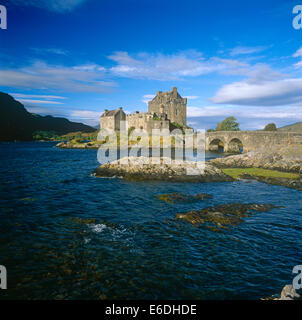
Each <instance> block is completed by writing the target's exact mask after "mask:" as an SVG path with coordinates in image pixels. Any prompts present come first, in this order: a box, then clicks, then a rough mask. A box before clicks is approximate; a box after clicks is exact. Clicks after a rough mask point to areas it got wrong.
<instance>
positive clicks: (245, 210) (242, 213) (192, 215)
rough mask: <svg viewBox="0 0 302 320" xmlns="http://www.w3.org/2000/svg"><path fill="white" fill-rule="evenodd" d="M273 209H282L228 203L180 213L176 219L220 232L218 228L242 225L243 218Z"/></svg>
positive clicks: (254, 204) (271, 206) (269, 206)
mask: <svg viewBox="0 0 302 320" xmlns="http://www.w3.org/2000/svg"><path fill="white" fill-rule="evenodd" d="M273 208H280V207H276V206H274V205H272V204H257V203H252V204H241V203H228V204H222V205H218V206H214V207H208V208H204V209H201V210H193V211H189V212H186V213H178V214H177V215H176V218H177V219H183V220H186V221H188V222H190V223H192V224H193V225H203V226H204V227H206V228H208V229H210V230H213V231H219V229H217V228H220V229H226V228H228V227H229V226H234V225H238V224H240V223H241V222H242V221H243V218H246V217H249V216H250V215H252V214H253V213H254V212H267V211H270V210H271V209H273Z"/></svg>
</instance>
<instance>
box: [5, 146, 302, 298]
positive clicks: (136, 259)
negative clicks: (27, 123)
mask: <svg viewBox="0 0 302 320" xmlns="http://www.w3.org/2000/svg"><path fill="white" fill-rule="evenodd" d="M211 156H213V155H211V154H207V158H209V157H211ZM97 166H98V162H97V151H96V150H73V149H58V148H56V147H55V143H51V142H50V143H48V142H47V143H39V142H35V143H34V142H24V143H21V142H18V143H1V144H0V182H1V183H0V265H4V266H5V267H6V268H7V274H8V289H7V290H0V299H260V298H262V297H267V296H271V295H273V294H277V293H280V291H281V289H282V287H283V286H284V285H286V284H290V283H291V282H292V280H293V277H294V275H293V274H292V269H293V267H294V266H295V265H298V264H302V250H301V248H302V197H301V192H300V191H297V190H293V189H287V188H284V187H281V186H271V185H266V184H263V183H260V182H256V181H249V182H246V181H238V182H231V183H229V182H228V183H169V182H127V181H124V180H122V179H102V178H96V177H94V176H93V175H92V172H93V170H94V169H95V168H96V167H97ZM169 192H183V193H186V194H197V193H208V194H211V195H212V196H213V199H206V200H204V201H200V202H195V203H175V204H169V203H165V202H163V201H161V200H159V199H157V195H159V194H162V193H169ZM232 202H240V203H271V204H274V205H277V206H282V207H283V208H275V209H273V210H271V211H269V212H255V213H254V214H253V215H252V216H250V217H247V218H244V220H243V222H242V223H241V224H239V225H236V226H231V227H229V228H228V229H222V230H221V231H220V232H215V231H213V230H209V229H207V228H205V227H203V226H202V225H201V226H199V227H195V226H193V225H191V224H190V223H188V222H186V221H180V220H176V219H175V215H176V214H177V213H180V212H187V211H189V210H192V209H201V208H205V207H208V206H213V205H219V204H227V203H232Z"/></svg>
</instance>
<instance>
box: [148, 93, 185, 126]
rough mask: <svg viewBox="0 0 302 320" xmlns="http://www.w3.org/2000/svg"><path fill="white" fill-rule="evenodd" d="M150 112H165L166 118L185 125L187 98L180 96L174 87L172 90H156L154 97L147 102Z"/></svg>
mask: <svg viewBox="0 0 302 320" xmlns="http://www.w3.org/2000/svg"><path fill="white" fill-rule="evenodd" d="M148 111H149V112H150V113H152V114H153V113H156V114H161V113H166V114H167V116H168V119H169V120H170V121H171V122H172V123H173V122H176V123H178V124H180V125H182V126H186V125H187V99H186V98H182V97H181V96H180V94H179V93H178V92H177V88H176V87H174V88H173V89H172V91H167V92H161V91H158V92H157V95H156V96H155V98H154V99H153V100H152V101H150V102H149V103H148Z"/></svg>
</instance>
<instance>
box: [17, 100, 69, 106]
mask: <svg viewBox="0 0 302 320" xmlns="http://www.w3.org/2000/svg"><path fill="white" fill-rule="evenodd" d="M18 101H19V102H21V103H23V104H24V105H30V104H63V103H62V102H58V101H49V100H32V99H18Z"/></svg>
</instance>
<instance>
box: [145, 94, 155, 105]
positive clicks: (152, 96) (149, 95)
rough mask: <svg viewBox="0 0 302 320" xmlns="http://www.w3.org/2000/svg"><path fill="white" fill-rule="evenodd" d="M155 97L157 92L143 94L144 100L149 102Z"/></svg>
mask: <svg viewBox="0 0 302 320" xmlns="http://www.w3.org/2000/svg"><path fill="white" fill-rule="evenodd" d="M154 97H155V94H145V95H144V96H143V100H142V101H143V102H144V103H146V104H148V102H149V101H151V100H152V99H153V98H154Z"/></svg>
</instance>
